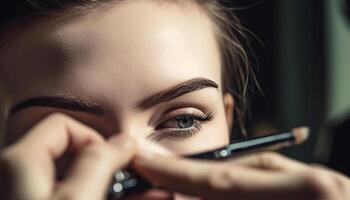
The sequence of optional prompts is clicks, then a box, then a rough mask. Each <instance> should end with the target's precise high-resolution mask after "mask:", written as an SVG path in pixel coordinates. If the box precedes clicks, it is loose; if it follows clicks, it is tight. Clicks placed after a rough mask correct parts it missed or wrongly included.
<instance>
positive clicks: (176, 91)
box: [9, 78, 219, 116]
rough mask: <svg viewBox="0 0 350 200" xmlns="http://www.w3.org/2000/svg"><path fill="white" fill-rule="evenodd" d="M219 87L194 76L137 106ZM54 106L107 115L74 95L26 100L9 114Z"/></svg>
mask: <svg viewBox="0 0 350 200" xmlns="http://www.w3.org/2000/svg"><path fill="white" fill-rule="evenodd" d="M208 87H211V88H216V89H218V88H219V85H218V84H217V83H215V82H214V81H212V80H210V79H207V78H194V79H190V80H188V81H186V82H183V83H180V84H178V85H175V86H173V87H171V88H169V89H166V90H163V91H161V92H158V93H156V94H153V95H151V96H150V97H147V98H146V99H144V100H142V101H140V102H139V103H138V104H137V108H139V109H142V110H146V109H149V108H151V107H154V106H156V105H158V104H161V103H165V102H168V101H171V100H173V99H175V98H178V97H180V96H182V95H184V94H187V93H190V92H194V91H197V90H201V89H204V88H208ZM35 106H37V107H54V108H61V109H67V110H71V111H74V112H85V113H89V114H93V115H97V116H101V115H105V113H106V111H105V110H104V108H103V107H102V106H100V105H98V104H97V103H95V102H92V101H89V100H87V99H80V98H77V97H72V96H64V95H61V96H52V97H51V96H41V97H34V98H31V99H28V100H25V101H23V102H21V103H19V104H17V105H15V106H13V107H11V109H10V112H9V114H10V115H13V114H15V113H18V112H19V111H21V110H23V109H26V108H29V107H35Z"/></svg>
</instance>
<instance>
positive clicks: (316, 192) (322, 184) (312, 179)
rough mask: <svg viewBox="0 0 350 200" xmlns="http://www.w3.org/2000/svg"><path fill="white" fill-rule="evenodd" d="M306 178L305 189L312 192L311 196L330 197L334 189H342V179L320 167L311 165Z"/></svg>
mask: <svg viewBox="0 0 350 200" xmlns="http://www.w3.org/2000/svg"><path fill="white" fill-rule="evenodd" d="M304 178H305V179H304V180H305V186H306V187H305V189H307V190H308V192H309V193H311V196H314V197H317V198H328V197H330V195H331V194H333V193H334V191H338V190H339V189H340V188H339V186H340V180H337V178H336V177H335V176H332V175H331V174H330V173H327V171H324V170H322V169H320V168H319V167H311V169H310V170H307V171H306V172H305V175H304Z"/></svg>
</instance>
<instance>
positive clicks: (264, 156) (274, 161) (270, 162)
mask: <svg viewBox="0 0 350 200" xmlns="http://www.w3.org/2000/svg"><path fill="white" fill-rule="evenodd" d="M280 160H281V156H280V155H279V154H277V153H273V152H264V153H261V154H259V155H258V156H257V162H258V165H259V166H260V167H261V168H271V167H277V166H279V164H280Z"/></svg>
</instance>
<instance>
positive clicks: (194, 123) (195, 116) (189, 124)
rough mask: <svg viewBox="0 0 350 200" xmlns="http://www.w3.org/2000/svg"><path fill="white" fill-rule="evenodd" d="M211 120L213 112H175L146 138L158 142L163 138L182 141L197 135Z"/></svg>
mask: <svg viewBox="0 0 350 200" xmlns="http://www.w3.org/2000/svg"><path fill="white" fill-rule="evenodd" d="M183 110H186V109H183ZM213 118H214V113H213V112H207V113H202V112H199V111H193V110H192V112H189V111H176V112H175V113H170V114H169V116H167V117H165V118H164V119H163V120H162V121H161V122H160V123H159V124H158V125H157V126H156V127H155V130H154V132H152V133H151V134H150V135H148V136H147V138H148V139H151V140H155V141H159V140H162V139H164V138H173V139H184V138H188V137H192V136H194V135H196V134H197V133H199V131H200V130H201V128H202V125H203V124H204V123H206V122H209V121H211V120H212V119H213Z"/></svg>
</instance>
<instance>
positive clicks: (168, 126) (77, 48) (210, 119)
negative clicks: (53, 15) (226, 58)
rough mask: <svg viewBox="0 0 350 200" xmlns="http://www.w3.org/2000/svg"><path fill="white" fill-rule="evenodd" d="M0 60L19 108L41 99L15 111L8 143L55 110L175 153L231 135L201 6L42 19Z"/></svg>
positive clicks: (124, 6)
mask: <svg viewBox="0 0 350 200" xmlns="http://www.w3.org/2000/svg"><path fill="white" fill-rule="evenodd" d="M0 65H1V66H2V67H1V69H0V74H2V76H3V75H4V74H5V75H6V76H3V77H2V79H4V81H5V83H6V84H7V86H8V87H9V89H10V91H11V93H12V95H13V102H14V104H13V105H18V104H20V103H22V102H24V101H27V100H30V99H33V98H36V103H35V104H33V102H34V101H31V102H30V101H29V103H28V101H27V103H26V105H25V106H24V107H22V109H18V110H17V111H16V112H15V113H13V114H12V115H10V116H9V120H8V129H9V131H8V132H7V134H8V135H7V138H8V140H9V141H15V140H17V139H18V138H19V137H20V136H21V135H22V134H23V133H25V132H26V131H27V130H28V128H30V127H31V126H33V125H34V124H35V123H37V122H38V121H39V120H40V119H42V118H43V117H45V116H47V115H48V114H50V113H52V112H56V111H59V112H64V113H66V114H68V115H70V116H72V117H74V118H76V119H78V120H80V121H82V122H83V123H85V124H87V125H89V126H91V127H93V128H95V129H96V130H98V131H99V132H100V133H101V134H102V135H103V136H104V137H106V138H107V137H109V136H111V135H113V134H120V133H126V134H130V135H133V137H137V138H140V139H147V140H152V141H154V142H157V143H159V144H160V145H162V146H163V147H165V148H167V149H168V150H170V151H172V152H174V153H176V154H188V153H195V152H199V151H203V150H207V149H212V148H215V147H218V146H222V145H224V144H227V143H228V141H229V124H228V122H227V121H231V120H232V119H231V117H230V115H226V114H225V113H230V112H231V111H232V104H233V103H232V101H229V100H227V99H230V98H227V96H225V98H224V97H223V95H222V85H221V74H220V71H221V70H220V65H221V63H220V53H219V49H218V46H217V41H216V40H215V36H214V33H213V28H212V25H211V24H210V22H209V20H208V18H207V17H206V16H205V14H204V13H201V11H200V10H199V9H198V8H195V6H193V9H188V10H187V9H186V8H185V7H181V6H176V5H173V4H159V3H153V2H146V1H137V2H129V3H121V4H118V5H115V6H113V7H111V8H108V9H106V8H103V9H102V8H101V9H99V10H96V11H94V12H92V13H90V14H88V15H84V16H80V17H75V18H73V19H72V18H70V19H62V20H57V21H53V20H51V21H50V22H43V23H42V24H40V25H37V26H32V27H31V28H30V30H29V29H28V28H27V30H26V31H25V32H23V33H22V34H20V36H19V37H17V38H15V39H14V40H12V42H11V44H10V46H9V47H8V49H7V50H6V51H3V52H1V54H0ZM38 97H40V98H41V97H45V99H37V98H38ZM72 108H74V110H72Z"/></svg>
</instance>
